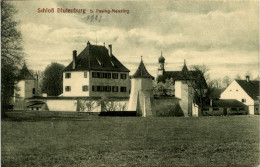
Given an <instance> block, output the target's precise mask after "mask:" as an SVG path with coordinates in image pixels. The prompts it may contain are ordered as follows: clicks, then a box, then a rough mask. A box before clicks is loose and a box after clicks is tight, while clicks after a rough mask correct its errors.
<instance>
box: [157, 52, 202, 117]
mask: <svg viewBox="0 0 260 167" xmlns="http://www.w3.org/2000/svg"><path fill="white" fill-rule="evenodd" d="M164 64H165V58H164V57H163V55H162V53H161V56H160V57H159V59H158V65H159V66H158V73H157V78H156V81H157V83H159V82H163V83H165V82H166V81H167V79H172V81H173V84H174V96H175V97H176V98H179V99H181V100H180V107H181V108H182V110H183V113H184V116H192V115H198V113H195V112H194V109H193V108H194V106H195V105H196V104H195V103H194V102H193V98H194V94H195V91H198V92H203V94H205V93H204V92H206V91H207V83H206V80H205V78H204V76H203V75H202V73H201V72H200V71H199V70H194V71H193V70H189V69H188V67H187V65H186V61H185V60H184V64H183V67H182V70H181V71H166V70H165V68H164Z"/></svg>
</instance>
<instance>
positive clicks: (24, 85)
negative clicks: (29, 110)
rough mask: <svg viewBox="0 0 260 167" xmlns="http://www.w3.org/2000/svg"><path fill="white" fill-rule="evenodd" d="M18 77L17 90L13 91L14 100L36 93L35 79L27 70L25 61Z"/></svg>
mask: <svg viewBox="0 0 260 167" xmlns="http://www.w3.org/2000/svg"><path fill="white" fill-rule="evenodd" d="M19 79H20V80H19V82H18V83H17V84H16V86H17V90H15V91H14V98H15V99H14V101H16V100H17V99H24V98H30V97H33V96H35V95H36V94H37V93H36V92H37V91H36V88H37V81H36V79H35V78H34V76H33V75H32V74H31V72H30V71H29V70H28V68H27V66H26V63H24V65H23V68H22V69H21V71H20V74H19Z"/></svg>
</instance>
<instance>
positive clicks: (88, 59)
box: [64, 44, 130, 72]
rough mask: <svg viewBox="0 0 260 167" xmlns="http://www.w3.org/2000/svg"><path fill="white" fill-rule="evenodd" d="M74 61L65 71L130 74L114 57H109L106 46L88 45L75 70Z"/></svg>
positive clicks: (78, 57) (81, 54)
mask: <svg viewBox="0 0 260 167" xmlns="http://www.w3.org/2000/svg"><path fill="white" fill-rule="evenodd" d="M72 64H73V61H71V63H70V64H69V65H68V66H67V67H66V68H65V69H64V71H84V70H99V71H120V72H130V71H129V70H128V69H127V68H126V67H125V66H124V65H123V64H122V63H120V61H119V60H118V59H117V58H116V57H115V56H114V55H112V56H109V54H108V49H107V48H106V47H105V46H99V45H90V44H89V45H88V46H87V47H86V48H85V49H84V50H83V51H82V52H81V53H80V54H79V55H78V56H77V58H76V66H75V69H73V68H72Z"/></svg>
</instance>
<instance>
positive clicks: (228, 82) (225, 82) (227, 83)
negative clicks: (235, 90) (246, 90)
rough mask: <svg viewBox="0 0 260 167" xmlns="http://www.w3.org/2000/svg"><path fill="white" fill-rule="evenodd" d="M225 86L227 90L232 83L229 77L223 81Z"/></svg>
mask: <svg viewBox="0 0 260 167" xmlns="http://www.w3.org/2000/svg"><path fill="white" fill-rule="evenodd" d="M222 83H223V86H224V87H225V88H226V87H228V85H229V84H230V83H231V79H230V77H229V76H225V77H224V78H223V80H222Z"/></svg>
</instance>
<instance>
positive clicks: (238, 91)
mask: <svg viewBox="0 0 260 167" xmlns="http://www.w3.org/2000/svg"><path fill="white" fill-rule="evenodd" d="M220 98H221V99H236V100H238V101H240V102H242V103H244V104H245V105H247V106H248V108H249V114H250V115H254V114H259V81H251V80H250V78H249V76H246V79H245V80H234V81H233V82H232V83H231V84H230V85H229V86H228V87H227V88H226V89H225V90H224V92H223V93H222V94H221V96H220Z"/></svg>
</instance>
